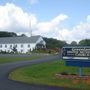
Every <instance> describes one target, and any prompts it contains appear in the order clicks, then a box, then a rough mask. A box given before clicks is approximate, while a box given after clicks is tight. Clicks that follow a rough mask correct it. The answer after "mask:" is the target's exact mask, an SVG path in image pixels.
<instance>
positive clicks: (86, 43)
mask: <svg viewBox="0 0 90 90" xmlns="http://www.w3.org/2000/svg"><path fill="white" fill-rule="evenodd" d="M79 45H82V46H90V39H84V40H81V41H80V42H79Z"/></svg>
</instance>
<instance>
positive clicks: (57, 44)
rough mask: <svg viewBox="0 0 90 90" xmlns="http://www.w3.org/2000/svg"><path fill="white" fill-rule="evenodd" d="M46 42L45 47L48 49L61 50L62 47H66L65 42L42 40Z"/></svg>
mask: <svg viewBox="0 0 90 90" xmlns="http://www.w3.org/2000/svg"><path fill="white" fill-rule="evenodd" d="M43 39H44V40H45V42H46V47H47V48H48V49H55V48H62V47H63V46H64V45H67V43H66V42H65V41H60V40H57V39H53V38H46V37H44V38H43Z"/></svg>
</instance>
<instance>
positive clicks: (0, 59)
mask: <svg viewBox="0 0 90 90" xmlns="http://www.w3.org/2000/svg"><path fill="white" fill-rule="evenodd" d="M41 57H42V56H40V55H32V56H23V55H22V56H19V55H18V56H5V57H4V56H3V57H0V64H3V63H9V62H17V61H25V60H33V59H37V58H41Z"/></svg>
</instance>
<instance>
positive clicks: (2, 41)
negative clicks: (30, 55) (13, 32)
mask: <svg viewBox="0 0 90 90" xmlns="http://www.w3.org/2000/svg"><path fill="white" fill-rule="evenodd" d="M38 45H40V46H41V48H43V46H44V47H46V42H45V41H44V40H43V38H42V37H41V36H31V37H26V36H23V37H4V38H0V51H6V52H12V51H13V49H16V50H17V52H20V53H27V52H30V51H32V50H33V49H35V48H38Z"/></svg>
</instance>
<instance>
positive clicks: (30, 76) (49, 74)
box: [9, 61, 90, 90]
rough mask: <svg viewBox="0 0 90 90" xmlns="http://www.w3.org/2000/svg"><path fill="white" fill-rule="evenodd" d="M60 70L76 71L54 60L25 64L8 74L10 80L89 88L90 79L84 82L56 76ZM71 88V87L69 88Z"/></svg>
mask: <svg viewBox="0 0 90 90" xmlns="http://www.w3.org/2000/svg"><path fill="white" fill-rule="evenodd" d="M61 72H69V73H73V74H77V73H78V68H77V67H67V66H65V65H64V62H63V61H54V62H51V63H50V62H49V63H43V64H38V65H33V66H30V67H29V66H27V67H24V68H20V69H17V70H15V71H14V72H12V73H11V74H10V75H9V78H10V79H12V80H16V81H20V82H25V83H30V84H41V85H50V86H52V85H53V86H63V87H70V88H76V89H81V90H90V81H88V83H86V82H84V81H83V80H82V79H80V80H79V82H76V83H75V79H65V78H57V77H56V74H57V73H61ZM88 73H89V68H85V69H84V74H88ZM71 90H72V89H71Z"/></svg>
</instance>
